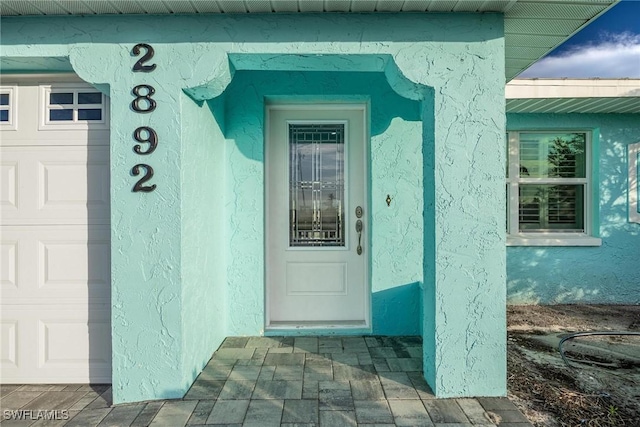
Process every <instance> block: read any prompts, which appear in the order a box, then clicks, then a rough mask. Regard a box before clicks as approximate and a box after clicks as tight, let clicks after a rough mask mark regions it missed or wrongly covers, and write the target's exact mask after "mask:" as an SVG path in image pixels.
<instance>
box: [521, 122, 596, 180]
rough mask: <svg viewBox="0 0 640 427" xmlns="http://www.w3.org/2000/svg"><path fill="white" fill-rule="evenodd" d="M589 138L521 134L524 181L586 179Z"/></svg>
mask: <svg viewBox="0 0 640 427" xmlns="http://www.w3.org/2000/svg"><path fill="white" fill-rule="evenodd" d="M585 150H586V135H585V134H584V133H567V134H549V133H547V134H535V133H521V134H520V177H521V178H585V177H586V155H585Z"/></svg>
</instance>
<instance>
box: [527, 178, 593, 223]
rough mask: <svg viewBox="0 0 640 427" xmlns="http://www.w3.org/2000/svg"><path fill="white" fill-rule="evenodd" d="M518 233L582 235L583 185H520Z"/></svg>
mask: <svg viewBox="0 0 640 427" xmlns="http://www.w3.org/2000/svg"><path fill="white" fill-rule="evenodd" d="M519 213H520V231H565V232H584V186H583V185H529V184H521V185H520V211H519Z"/></svg>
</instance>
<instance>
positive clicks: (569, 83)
mask: <svg viewBox="0 0 640 427" xmlns="http://www.w3.org/2000/svg"><path fill="white" fill-rule="evenodd" d="M505 93H506V98H507V99H506V109H507V113H618V114H625V113H626V114H640V80H638V79H514V80H512V81H511V82H509V84H507V86H506V89H505Z"/></svg>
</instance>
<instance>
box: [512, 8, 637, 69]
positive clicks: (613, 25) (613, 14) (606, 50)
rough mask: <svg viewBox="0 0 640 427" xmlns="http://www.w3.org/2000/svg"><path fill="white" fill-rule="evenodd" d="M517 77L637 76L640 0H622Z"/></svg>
mask: <svg viewBox="0 0 640 427" xmlns="http://www.w3.org/2000/svg"><path fill="white" fill-rule="evenodd" d="M518 77H523V78H524V77H527V78H532V77H572V78H589V77H600V78H624V77H629V78H636V79H640V0H623V1H621V2H620V3H618V4H617V5H615V6H614V7H613V8H611V9H609V11H607V12H606V13H605V14H603V15H601V16H600V17H599V18H598V19H596V20H595V21H593V22H592V23H591V24H589V25H588V26H587V27H585V28H584V29H583V30H582V31H580V32H578V33H577V34H576V35H574V36H573V37H571V38H570V39H569V40H567V41H566V42H565V43H563V44H562V45H560V46H558V47H557V48H556V49H555V50H554V51H553V52H551V53H550V54H549V55H547V56H546V57H545V58H542V59H541V60H539V61H538V62H536V63H535V64H534V65H532V66H531V67H529V68H528V69H527V70H525V71H524V72H523V73H522V74H520V75H519V76H518Z"/></svg>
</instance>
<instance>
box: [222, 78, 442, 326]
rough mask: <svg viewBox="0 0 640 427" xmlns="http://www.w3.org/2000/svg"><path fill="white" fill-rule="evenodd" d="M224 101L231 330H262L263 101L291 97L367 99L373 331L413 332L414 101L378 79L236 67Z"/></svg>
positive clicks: (417, 129)
mask: <svg viewBox="0 0 640 427" xmlns="http://www.w3.org/2000/svg"><path fill="white" fill-rule="evenodd" d="M225 95H226V118H227V121H226V129H227V133H226V135H227V138H228V149H227V151H228V156H229V157H228V159H227V164H228V165H229V166H228V176H227V186H226V188H227V191H228V197H227V198H228V200H229V201H230V203H228V204H227V206H228V211H227V214H226V215H227V218H230V221H229V231H228V233H229V236H231V239H230V240H229V242H228V243H229V248H228V251H229V252H228V253H229V254H230V257H229V279H228V280H229V294H230V298H229V306H230V309H229V313H230V318H229V329H228V333H229V334H230V335H244V334H256V333H258V332H259V331H261V330H262V328H263V327H264V326H263V325H264V304H263V301H264V287H265V282H264V273H263V271H264V270H263V269H264V244H263V242H264V220H263V218H264V211H265V203H266V202H265V200H264V174H265V169H264V133H263V129H264V115H265V100H271V102H277V101H285V100H288V101H293V100H295V101H296V102H325V103H326V102H340V101H342V102H345V101H347V102H354V101H361V102H367V103H369V105H370V116H371V117H370V122H371V144H370V145H371V146H370V162H369V175H370V177H369V191H370V200H371V209H370V210H371V212H368V214H369V216H370V221H368V222H369V223H370V224H371V230H370V241H371V250H370V251H367V254H368V255H369V258H370V264H371V273H370V278H371V289H372V292H373V296H372V303H373V333H377V334H387V335H402V334H404V335H417V334H418V333H419V323H420V322H419V317H418V316H419V298H418V296H419V291H418V286H417V285H416V283H417V282H420V281H422V260H423V253H422V248H423V244H422V236H423V232H422V210H423V207H422V200H421V197H420V193H421V186H422V135H421V131H422V128H421V124H420V122H419V118H420V117H419V103H418V102H416V101H411V100H407V99H405V98H403V97H401V96H399V95H398V94H397V93H395V92H394V91H393V90H392V88H391V87H390V86H389V84H388V83H387V81H386V79H385V76H384V74H383V73H350V72H339V73H336V72H333V73H332V72H322V73H320V72H248V71H241V72H236V74H235V76H234V79H233V81H232V82H231V84H230V85H229V87H228V88H227V90H226V92H225ZM387 194H389V195H390V196H391V198H392V202H391V205H390V206H387V203H386V202H385V199H386V197H387ZM365 208H367V210H369V208H368V207H365ZM431 257H433V254H431ZM247 265H252V266H255V268H252V269H247V268H246V266H247ZM258 266H260V268H261V269H260V268H258Z"/></svg>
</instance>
